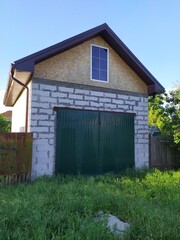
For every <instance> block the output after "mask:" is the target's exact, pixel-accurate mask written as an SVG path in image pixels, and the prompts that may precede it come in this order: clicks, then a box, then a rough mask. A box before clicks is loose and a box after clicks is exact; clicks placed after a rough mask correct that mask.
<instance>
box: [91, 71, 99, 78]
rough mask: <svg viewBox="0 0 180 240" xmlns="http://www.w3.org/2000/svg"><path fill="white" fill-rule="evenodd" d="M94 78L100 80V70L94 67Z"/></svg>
mask: <svg viewBox="0 0 180 240" xmlns="http://www.w3.org/2000/svg"><path fill="white" fill-rule="evenodd" d="M92 79H96V80H99V70H97V69H92Z"/></svg>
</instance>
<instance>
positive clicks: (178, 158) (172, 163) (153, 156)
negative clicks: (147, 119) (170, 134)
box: [149, 136, 180, 170]
mask: <svg viewBox="0 0 180 240" xmlns="http://www.w3.org/2000/svg"><path fill="white" fill-rule="evenodd" d="M149 163H150V168H158V169H160V170H165V169H178V168H180V151H177V150H176V149H173V148H170V147H169V146H168V145H167V144H166V143H165V142H162V141H161V140H160V138H158V137H153V136H150V137H149Z"/></svg>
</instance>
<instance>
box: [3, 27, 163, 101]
mask: <svg viewBox="0 0 180 240" xmlns="http://www.w3.org/2000/svg"><path fill="white" fill-rule="evenodd" d="M97 36H101V37H102V38H103V39H104V40H105V41H106V42H107V43H108V44H109V45H110V46H111V47H112V49H113V50H114V51H115V52H116V53H117V54H118V55H119V56H120V57H121V58H122V59H123V60H124V61H125V63H126V64H127V65H128V66H129V67H130V68H131V69H132V70H133V71H134V72H135V73H136V74H137V75H138V76H139V77H140V78H141V79H142V80H143V81H144V83H145V84H147V86H148V93H149V95H152V94H156V93H161V92H164V87H163V86H162V85H161V84H160V83H159V82H158V81H157V79H156V78H155V77H154V76H153V75H152V74H151V73H150V72H149V71H148V70H147V68H145V66H144V65H143V64H142V63H141V62H140V61H139V60H138V59H137V57H136V56H135V55H134V54H133V53H132V52H131V51H130V50H129V48H128V47H127V46H126V45H125V44H124V43H123V42H122V41H121V40H120V38H119V37H118V36H117V35H116V34H115V33H114V32H113V31H112V30H111V28H110V27H109V26H108V25H107V24H106V23H105V24H102V25H100V26H97V27H95V28H92V29H90V30H88V31H86V32H83V33H81V34H78V35H76V36H74V37H71V38H68V39H67V40H64V41H62V42H60V43H57V44H55V45H53V46H50V47H48V48H45V49H43V50H41V51H38V52H36V53H34V54H31V55H29V56H27V57H24V58H22V59H19V60H17V61H15V62H14V63H13V64H12V70H13V71H16V72H21V74H22V73H23V72H24V73H26V74H27V73H29V78H30V76H32V74H33V73H34V67H35V64H37V63H39V62H42V61H44V60H46V59H48V58H51V57H52V56H55V55H57V54H59V53H61V52H64V51H67V50H68V49H70V48H73V47H75V46H77V45H79V44H81V43H83V42H85V41H87V40H89V39H92V38H94V37H97ZM11 82H12V78H11V76H10V77H9V83H8V87H7V90H6V94H5V98H4V102H5V103H6V102H7V101H6V100H7V98H8V95H9V89H10V86H11ZM26 82H28V80H27V81H26Z"/></svg>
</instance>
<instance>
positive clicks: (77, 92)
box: [75, 89, 90, 95]
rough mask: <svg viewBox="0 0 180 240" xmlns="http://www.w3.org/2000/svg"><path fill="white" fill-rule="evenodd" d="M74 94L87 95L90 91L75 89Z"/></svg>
mask: <svg viewBox="0 0 180 240" xmlns="http://www.w3.org/2000/svg"><path fill="white" fill-rule="evenodd" d="M75 94H82V95H89V94H90V91H89V90H84V89H75Z"/></svg>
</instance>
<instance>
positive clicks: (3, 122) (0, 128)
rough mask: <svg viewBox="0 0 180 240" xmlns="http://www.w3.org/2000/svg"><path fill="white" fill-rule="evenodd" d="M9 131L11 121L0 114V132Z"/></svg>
mask: <svg viewBox="0 0 180 240" xmlns="http://www.w3.org/2000/svg"><path fill="white" fill-rule="evenodd" d="M10 131H11V121H9V120H7V119H6V118H5V117H4V116H2V115H1V114H0V132H10Z"/></svg>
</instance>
